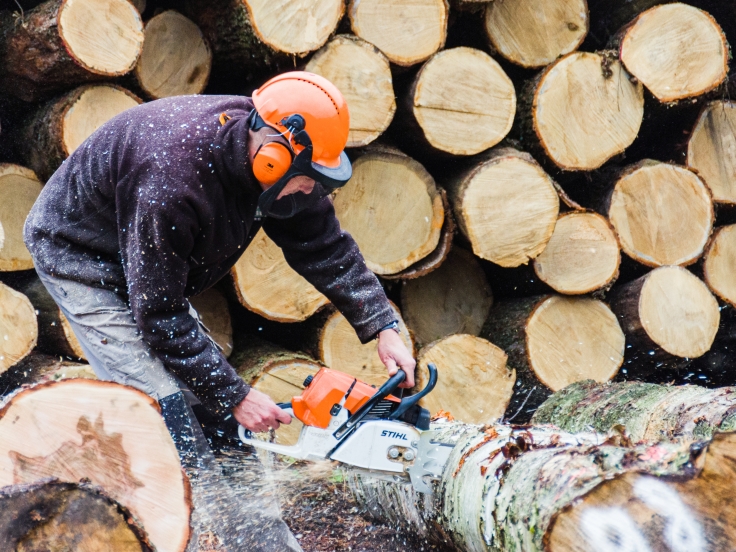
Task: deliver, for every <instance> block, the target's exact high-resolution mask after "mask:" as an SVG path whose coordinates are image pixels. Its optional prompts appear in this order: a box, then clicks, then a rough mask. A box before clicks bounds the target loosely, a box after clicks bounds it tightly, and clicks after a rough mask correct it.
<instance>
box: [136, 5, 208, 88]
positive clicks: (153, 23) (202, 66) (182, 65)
mask: <svg viewBox="0 0 736 552" xmlns="http://www.w3.org/2000/svg"><path fill="white" fill-rule="evenodd" d="M144 35H145V39H144V42H143V50H142V51H141V57H140V58H139V59H138V63H137V64H136V66H135V76H136V79H137V80H138V85H139V86H140V87H141V89H142V90H143V91H144V92H145V93H146V95H147V96H148V97H150V98H151V99H154V100H157V99H159V98H166V97H169V96H181V95H184V94H201V93H202V92H203V91H204V89H205V87H206V86H207V81H208V80H209V77H210V69H211V67H212V52H210V48H209V46H208V45H207V43H206V42H205V40H204V37H203V36H202V31H200V30H199V27H197V25H195V24H194V23H193V22H192V21H191V20H189V19H187V18H186V17H184V16H183V15H182V14H180V13H179V12H178V11H176V10H166V11H163V12H161V13H159V14H157V15H155V16H153V17H152V18H151V19H149V20H148V22H147V23H146V28H145V31H144Z"/></svg>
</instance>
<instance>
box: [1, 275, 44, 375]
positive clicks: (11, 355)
mask: <svg viewBox="0 0 736 552" xmlns="http://www.w3.org/2000/svg"><path fill="white" fill-rule="evenodd" d="M37 340H38V323H37V322H36V313H35V312H34V310H33V305H32V304H31V302H30V301H29V300H28V298H27V297H26V296H25V295H23V294H22V293H19V292H17V291H15V290H14V289H12V288H10V287H8V286H6V285H5V284H0V374H2V373H3V372H5V371H6V370H7V369H8V368H10V367H11V366H13V365H15V364H17V363H18V362H20V361H21V360H23V359H24V358H25V357H27V356H28V355H29V354H30V352H31V351H32V350H33V348H34V347H35V346H36V342H37Z"/></svg>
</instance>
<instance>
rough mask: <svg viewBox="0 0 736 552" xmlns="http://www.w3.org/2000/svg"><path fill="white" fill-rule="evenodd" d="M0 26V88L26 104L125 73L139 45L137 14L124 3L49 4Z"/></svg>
mask: <svg viewBox="0 0 736 552" xmlns="http://www.w3.org/2000/svg"><path fill="white" fill-rule="evenodd" d="M2 27H3V28H2V30H0V51H2V53H3V55H2V56H0V59H2V62H0V72H1V73H2V79H0V81H1V82H2V88H3V90H4V91H5V92H7V93H9V94H12V95H14V96H17V97H19V98H21V99H23V100H25V101H37V100H39V99H41V98H43V97H48V96H49V95H51V94H53V93H54V92H57V91H59V90H63V89H65V88H69V87H70V86H74V85H77V84H81V83H84V82H89V81H99V80H104V79H105V78H108V79H111V78H114V77H119V76H122V75H125V74H126V73H128V72H129V71H131V70H132V69H133V67H135V64H136V61H137V60H138V56H139V55H140V53H141V48H142V47H143V23H142V21H141V16H140V14H139V13H138V11H137V10H136V9H135V7H134V6H133V5H132V4H131V3H130V2H127V1H126V0H97V1H95V2H73V1H69V0H48V2H44V3H43V4H41V5H39V6H38V7H36V8H34V9H33V10H31V11H29V12H28V13H27V14H25V15H21V14H18V13H16V14H13V16H10V17H8V18H7V19H6V20H5V21H4V24H3V26H2Z"/></svg>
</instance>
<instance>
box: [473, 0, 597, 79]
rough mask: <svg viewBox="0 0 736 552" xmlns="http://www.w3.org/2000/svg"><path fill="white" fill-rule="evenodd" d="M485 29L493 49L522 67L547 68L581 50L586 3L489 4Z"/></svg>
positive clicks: (530, 1) (524, 0)
mask: <svg viewBox="0 0 736 552" xmlns="http://www.w3.org/2000/svg"><path fill="white" fill-rule="evenodd" d="M485 29H486V32H487V33H488V38H489V39H490V41H491V46H492V47H493V48H494V49H495V50H496V51H497V52H498V53H499V54H501V55H502V56H503V57H505V58H506V59H508V60H509V61H511V62H513V63H516V64H517V65H521V66H522V67H527V68H534V67H544V66H545V65H548V64H550V63H552V62H553V61H555V60H556V59H557V58H559V57H560V56H563V55H565V54H569V53H570V52H573V51H575V50H577V49H578V47H579V46H580V44H581V43H582V42H583V40H584V39H585V36H586V35H587V34H588V4H587V2H586V0H552V1H545V2H542V3H539V2H535V1H534V0H517V1H516V2H489V3H488V7H487V8H486V12H485Z"/></svg>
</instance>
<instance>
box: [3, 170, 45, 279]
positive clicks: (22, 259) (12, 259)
mask: <svg viewBox="0 0 736 552" xmlns="http://www.w3.org/2000/svg"><path fill="white" fill-rule="evenodd" d="M42 187H43V184H41V182H39V180H38V177H37V176H36V174H35V173H34V172H33V171H32V170H30V169H26V168H25V167H21V166H20V165H11V164H9V163H0V194H2V196H3V197H4V198H5V200H3V201H0V223H1V225H2V237H3V240H2V247H0V271H3V272H7V271H15V270H28V269H31V268H33V259H32V258H31V254H30V252H29V251H28V249H27V248H26V244H25V243H24V242H23V225H24V224H25V222H26V217H27V216H28V213H29V212H30V211H31V207H33V204H34V203H35V202H36V198H38V195H39V194H40V193H41V188H42Z"/></svg>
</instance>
